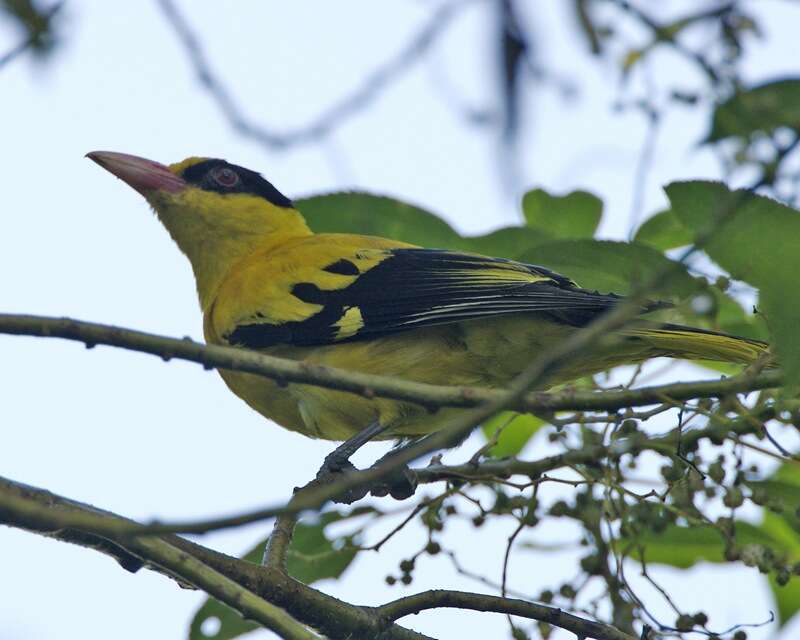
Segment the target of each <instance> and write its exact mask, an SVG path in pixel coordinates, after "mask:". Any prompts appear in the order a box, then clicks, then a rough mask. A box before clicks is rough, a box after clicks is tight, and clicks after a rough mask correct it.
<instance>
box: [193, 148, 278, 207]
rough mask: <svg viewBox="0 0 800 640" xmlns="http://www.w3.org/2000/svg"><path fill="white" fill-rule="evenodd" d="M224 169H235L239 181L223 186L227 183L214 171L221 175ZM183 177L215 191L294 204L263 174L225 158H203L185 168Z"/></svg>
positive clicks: (275, 203)
mask: <svg viewBox="0 0 800 640" xmlns="http://www.w3.org/2000/svg"><path fill="white" fill-rule="evenodd" d="M222 169H228V170H230V171H233V172H234V173H235V174H236V175H237V176H238V177H239V179H238V181H234V182H232V183H231V186H223V185H225V181H224V180H223V184H220V182H219V181H218V180H215V179H214V177H213V175H212V172H213V171H215V170H216V172H217V175H219V171H220V170H222ZM181 177H182V178H183V179H184V180H186V182H188V183H189V184H193V185H195V186H196V187H200V188H201V189H204V190H206V191H213V192H216V193H247V194H250V195H254V196H258V197H260V198H264V199H265V200H267V201H268V202H270V203H272V204H274V205H275V206H278V207H287V208H290V207H293V206H294V205H293V203H292V201H291V200H290V199H289V198H287V197H286V196H285V195H283V194H282V193H281V192H280V191H278V190H277V189H276V188H275V187H274V186H272V183H270V182H269V181H268V180H265V179H264V178H263V177H261V174H259V173H257V172H255V171H251V170H250V169H245V168H244V167H240V166H238V165H235V164H230V163H228V162H226V161H225V160H218V159H212V160H203V161H202V162H198V163H197V164H193V165H192V166H191V167H187V168H186V169H184V171H183V173H182V174H181Z"/></svg>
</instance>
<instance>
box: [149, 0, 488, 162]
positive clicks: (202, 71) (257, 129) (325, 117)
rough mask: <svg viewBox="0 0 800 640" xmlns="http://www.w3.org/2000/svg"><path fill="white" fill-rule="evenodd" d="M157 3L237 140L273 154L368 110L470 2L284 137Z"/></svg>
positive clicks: (176, 14)
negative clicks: (253, 111) (249, 112)
mask: <svg viewBox="0 0 800 640" xmlns="http://www.w3.org/2000/svg"><path fill="white" fill-rule="evenodd" d="M473 1H474V0H473ZM158 4H159V6H160V7H161V10H162V11H163V13H164V16H165V17H166V18H167V21H168V22H169V24H170V25H171V26H172V28H173V29H174V30H175V33H176V34H177V35H178V38H179V39H180V41H181V43H182V44H183V46H184V49H185V50H186V53H187V55H188V57H189V61H190V62H191V64H192V66H193V67H194V70H195V73H196V74H197V78H198V80H199V81H200V83H201V84H202V85H203V86H204V87H205V88H206V90H207V91H208V92H209V94H210V95H211V97H212V98H213V99H214V101H215V102H216V103H217V106H218V107H219V109H220V111H222V114H223V115H224V116H225V118H226V119H227V120H228V122H229V123H230V125H231V126H232V127H233V129H234V130H235V131H236V132H237V133H239V134H240V135H242V136H244V137H246V138H250V139H252V140H255V141H256V142H258V143H259V144H260V145H262V146H264V147H266V148H267V149H269V150H272V151H274V150H284V149H287V148H289V147H292V146H296V145H300V144H308V143H312V142H318V141H320V140H321V139H323V138H325V137H326V136H328V135H329V134H330V133H332V132H333V130H334V129H336V128H337V127H339V126H341V125H342V124H344V123H345V122H346V121H347V120H348V119H349V118H351V117H353V116H354V115H356V114H357V113H358V112H359V111H362V110H363V109H365V108H366V107H368V106H369V105H370V104H371V103H372V102H373V101H374V100H375V99H376V98H377V97H378V95H380V93H381V92H382V91H383V90H384V89H385V88H386V87H387V86H388V85H389V84H390V83H391V82H393V81H395V80H397V79H398V78H399V77H400V76H401V75H402V74H403V73H405V72H406V71H408V70H409V69H410V68H411V67H412V66H413V65H414V64H415V63H416V62H418V61H419V60H420V59H421V58H422V57H423V56H424V55H425V53H427V52H428V50H430V48H431V47H432V45H433V44H434V42H436V39H437V37H438V36H439V35H440V34H441V33H442V32H444V30H445V27H446V26H447V25H448V24H449V23H450V21H451V20H452V18H453V17H454V16H455V15H456V13H458V11H461V10H462V9H463V8H464V7H465V6H467V5H468V4H469V3H468V2H461V1H460V0H459V1H456V2H449V3H447V4H443V5H442V6H440V7H439V8H438V9H437V10H436V11H435V12H434V13H433V15H432V16H431V18H430V19H429V21H428V22H427V23H426V24H425V26H424V27H423V28H422V29H421V30H420V31H419V32H418V33H417V34H416V35H415V36H414V38H413V39H412V40H411V41H410V42H409V43H408V44H407V45H406V46H405V47H403V49H402V50H401V51H399V52H398V53H397V54H396V55H395V56H394V57H393V58H391V59H390V60H388V61H387V62H385V63H384V64H383V65H381V66H380V67H378V68H376V69H374V70H373V71H372V72H371V73H369V74H367V76H366V78H365V79H364V80H363V82H362V83H361V86H359V87H358V88H356V89H355V90H353V92H352V93H350V94H349V95H347V96H345V97H344V98H342V99H340V100H339V101H338V102H337V103H335V104H333V105H332V106H330V107H329V108H328V109H327V110H325V111H323V112H322V113H321V114H320V115H319V116H317V118H316V119H315V120H314V121H313V122H312V123H311V124H309V125H306V126H304V127H301V128H299V129H296V130H294V131H286V132H278V131H275V130H272V129H269V128H267V127H265V126H263V125H261V124H258V123H256V122H253V121H252V120H250V119H249V118H248V117H247V116H246V115H245V114H244V111H243V110H242V108H241V107H240V106H239V104H238V103H237V102H236V100H235V99H234V97H233V96H232V95H231V92H230V91H229V89H228V87H226V86H225V84H224V83H223V81H222V79H221V78H220V77H219V76H217V75H216V74H215V73H214V71H213V70H212V68H211V63H210V61H209V59H208V57H207V56H206V53H205V51H204V50H203V47H202V45H201V44H200V41H199V40H198V38H197V36H196V34H195V33H194V32H193V31H192V29H191V27H190V26H189V24H188V22H187V21H186V19H185V18H184V16H182V15H181V13H180V11H178V8H177V7H176V6H175V3H174V2H173V0H159V2H158Z"/></svg>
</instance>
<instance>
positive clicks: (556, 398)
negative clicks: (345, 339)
mask: <svg viewBox="0 0 800 640" xmlns="http://www.w3.org/2000/svg"><path fill="white" fill-rule="evenodd" d="M0 333H6V334H12V335H26V336H36V337H42V338H64V339H66V340H74V341H77V342H83V343H84V344H85V345H86V346H87V347H94V346H95V345H98V344H102V345H107V346H111V347H118V348H122V349H128V350H130V351H138V352H141V353H149V354H151V355H155V356H158V357H160V358H162V359H163V360H167V361H168V360H171V359H173V358H175V359H179V360H187V361H189V362H196V363H198V364H201V365H202V366H203V367H205V368H206V369H213V368H219V369H228V370H231V371H242V372H246V373H253V374H255V375H260V376H263V377H265V378H271V379H273V380H277V381H279V382H283V383H289V382H298V383H304V384H313V385H317V386H320V387H325V388H328V389H336V390H339V391H348V392H351V393H355V394H358V395H361V396H364V397H374V396H381V397H386V398H393V399H396V400H406V401H409V402H415V403H417V404H420V405H423V406H426V407H429V408H431V409H437V408H439V407H463V408H470V407H477V406H480V405H483V404H486V403H491V402H498V401H501V400H503V399H506V400H507V396H508V391H506V390H498V389H485V388H480V387H448V386H441V385H431V384H424V383H421V382H412V381H410V380H400V379H397V378H391V377H387V376H378V375H370V374H365V373H360V372H358V371H348V370H344V369H336V368H333V367H326V366H322V365H316V364H312V363H308V362H298V361H296V360H289V359H285V358H276V357H274V356H268V355H264V354H261V353H258V352H256V351H250V350H248V349H239V348H234V347H221V346H217V345H205V344H202V343H198V342H194V341H192V340H191V339H189V338H184V339H182V340H179V339H176V338H168V337H166V336H159V335H155V334H152V333H145V332H142V331H135V330H133V329H124V328H121V327H115V326H111V325H104V324H98V323H94V322H84V321H80V320H73V319H70V318H52V317H45V316H33V315H15V314H0ZM781 384H782V376H781V374H780V372H778V371H767V372H764V373H761V374H759V375H758V376H748V375H746V374H743V375H739V376H735V377H732V378H727V379H722V380H710V381H703V382H681V383H675V384H667V385H660V386H654V387H643V388H641V389H630V390H622V391H601V392H587V391H561V392H554V393H545V392H534V393H523V394H520V396H519V397H518V398H515V399H514V400H513V401H510V402H507V403H506V405H505V406H506V408H508V409H514V410H517V411H528V412H531V413H553V412H556V411H617V410H619V409H622V408H628V407H641V406H649V405H654V404H661V403H663V402H669V401H674V402H682V401H685V400H689V399H694V398H718V397H723V396H727V395H731V394H736V393H745V392H748V391H757V390H760V389H767V388H773V387H778V386H780V385H781Z"/></svg>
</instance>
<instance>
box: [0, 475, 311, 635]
mask: <svg viewBox="0 0 800 640" xmlns="http://www.w3.org/2000/svg"><path fill="white" fill-rule="evenodd" d="M37 491H39V490H37V489H33V488H32V487H24V486H22V485H14V484H13V483H11V482H10V481H7V480H2V481H0V521H3V522H6V523H7V524H11V525H14V524H15V523H17V522H25V523H27V524H28V526H34V527H42V528H46V529H49V531H50V532H51V534H57V533H58V531H59V529H60V525H59V522H58V520H59V518H58V516H57V514H56V513H55V511H56V510H57V509H58V506H59V499H58V498H57V496H54V495H52V494H47V496H46V497H47V499H48V501H49V502H50V503H51V506H50V507H49V508H48V507H42V506H40V505H39V504H36V503H35V502H34V501H33V500H31V499H30V498H29V497H28V496H26V494H28V495H30V494H31V493H34V494H35V492H37ZM92 517H93V518H104V519H105V518H109V517H110V515H107V514H102V513H100V512H97V513H94V514H92ZM90 533H91V532H90ZM69 541H70V542H77V541H78V538H77V537H76V536H75V535H74V534H70V535H69ZM115 542H116V541H115ZM128 544H129V545H130V546H131V547H132V548H133V549H134V550H135V551H136V555H139V556H141V557H142V558H143V559H146V560H147V561H148V563H152V564H154V565H157V566H159V567H161V568H162V569H163V570H164V571H165V572H166V573H167V574H168V575H172V576H174V577H178V578H179V579H180V580H181V581H182V582H184V583H188V584H190V585H192V586H194V587H196V588H198V589H202V590H203V591H205V592H206V593H208V594H210V595H212V596H214V597H215V598H216V599H217V600H219V601H220V602H223V603H225V604H227V605H228V606H230V607H232V608H233V609H235V610H236V611H238V612H239V613H240V614H241V615H242V616H243V617H244V618H245V619H249V620H253V621H254V622H257V623H259V624H260V625H261V626H263V627H264V628H266V629H270V630H271V631H274V632H275V633H276V634H278V635H279V636H280V637H281V638H287V639H288V640H319V638H320V636H318V635H317V634H316V633H313V632H311V631H310V630H309V629H307V628H306V626H304V625H303V624H301V623H299V622H298V621H297V620H295V619H294V618H292V617H291V616H290V615H289V614H288V613H287V612H286V611H284V610H283V609H281V608H280V607H277V606H275V605H274V604H272V603H271V602H267V601H266V600H264V599H262V598H260V597H259V596H257V595H256V594H255V593H253V592H252V591H249V590H248V589H246V588H244V587H242V586H241V585H240V584H238V583H237V582H235V581H234V580H232V579H230V578H229V577H227V576H225V575H223V574H221V573H219V572H218V571H216V570H215V569H213V568H211V567H209V566H208V565H206V564H204V563H203V562H202V561H200V560H198V559H197V558H196V557H194V556H192V555H190V554H188V553H186V552H185V551H182V550H181V549H178V548H177V547H175V546H173V545H171V544H169V543H168V542H166V541H165V540H163V539H159V538H153V537H148V538H136V539H132V540H131V541H130V542H129V543H128ZM122 548H123V549H124V548H125V547H124V545H123V546H122Z"/></svg>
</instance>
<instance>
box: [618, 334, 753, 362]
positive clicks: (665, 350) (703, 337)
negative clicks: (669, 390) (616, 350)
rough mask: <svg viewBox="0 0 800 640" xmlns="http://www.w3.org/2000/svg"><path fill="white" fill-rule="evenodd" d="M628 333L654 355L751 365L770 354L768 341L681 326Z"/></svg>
mask: <svg viewBox="0 0 800 640" xmlns="http://www.w3.org/2000/svg"><path fill="white" fill-rule="evenodd" d="M625 334H626V336H628V337H630V338H633V339H634V340H635V341H637V342H641V343H644V344H645V345H647V346H648V347H649V348H651V349H652V350H653V352H654V354H653V355H657V356H667V357H671V358H684V359H686V360H716V361H719V362H730V363H733V364H751V363H753V362H755V361H756V360H757V359H758V358H759V357H760V356H761V355H762V354H764V353H767V352H768V351H769V345H768V344H767V343H766V342H761V341H759V340H751V339H750V338H740V337H737V336H730V335H726V334H724V333H717V332H716V331H707V330H705V329H695V328H693V327H684V326H682V325H678V324H662V325H658V326H657V327H644V328H641V329H631V330H630V331H626V332H625ZM651 357H652V356H651Z"/></svg>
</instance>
